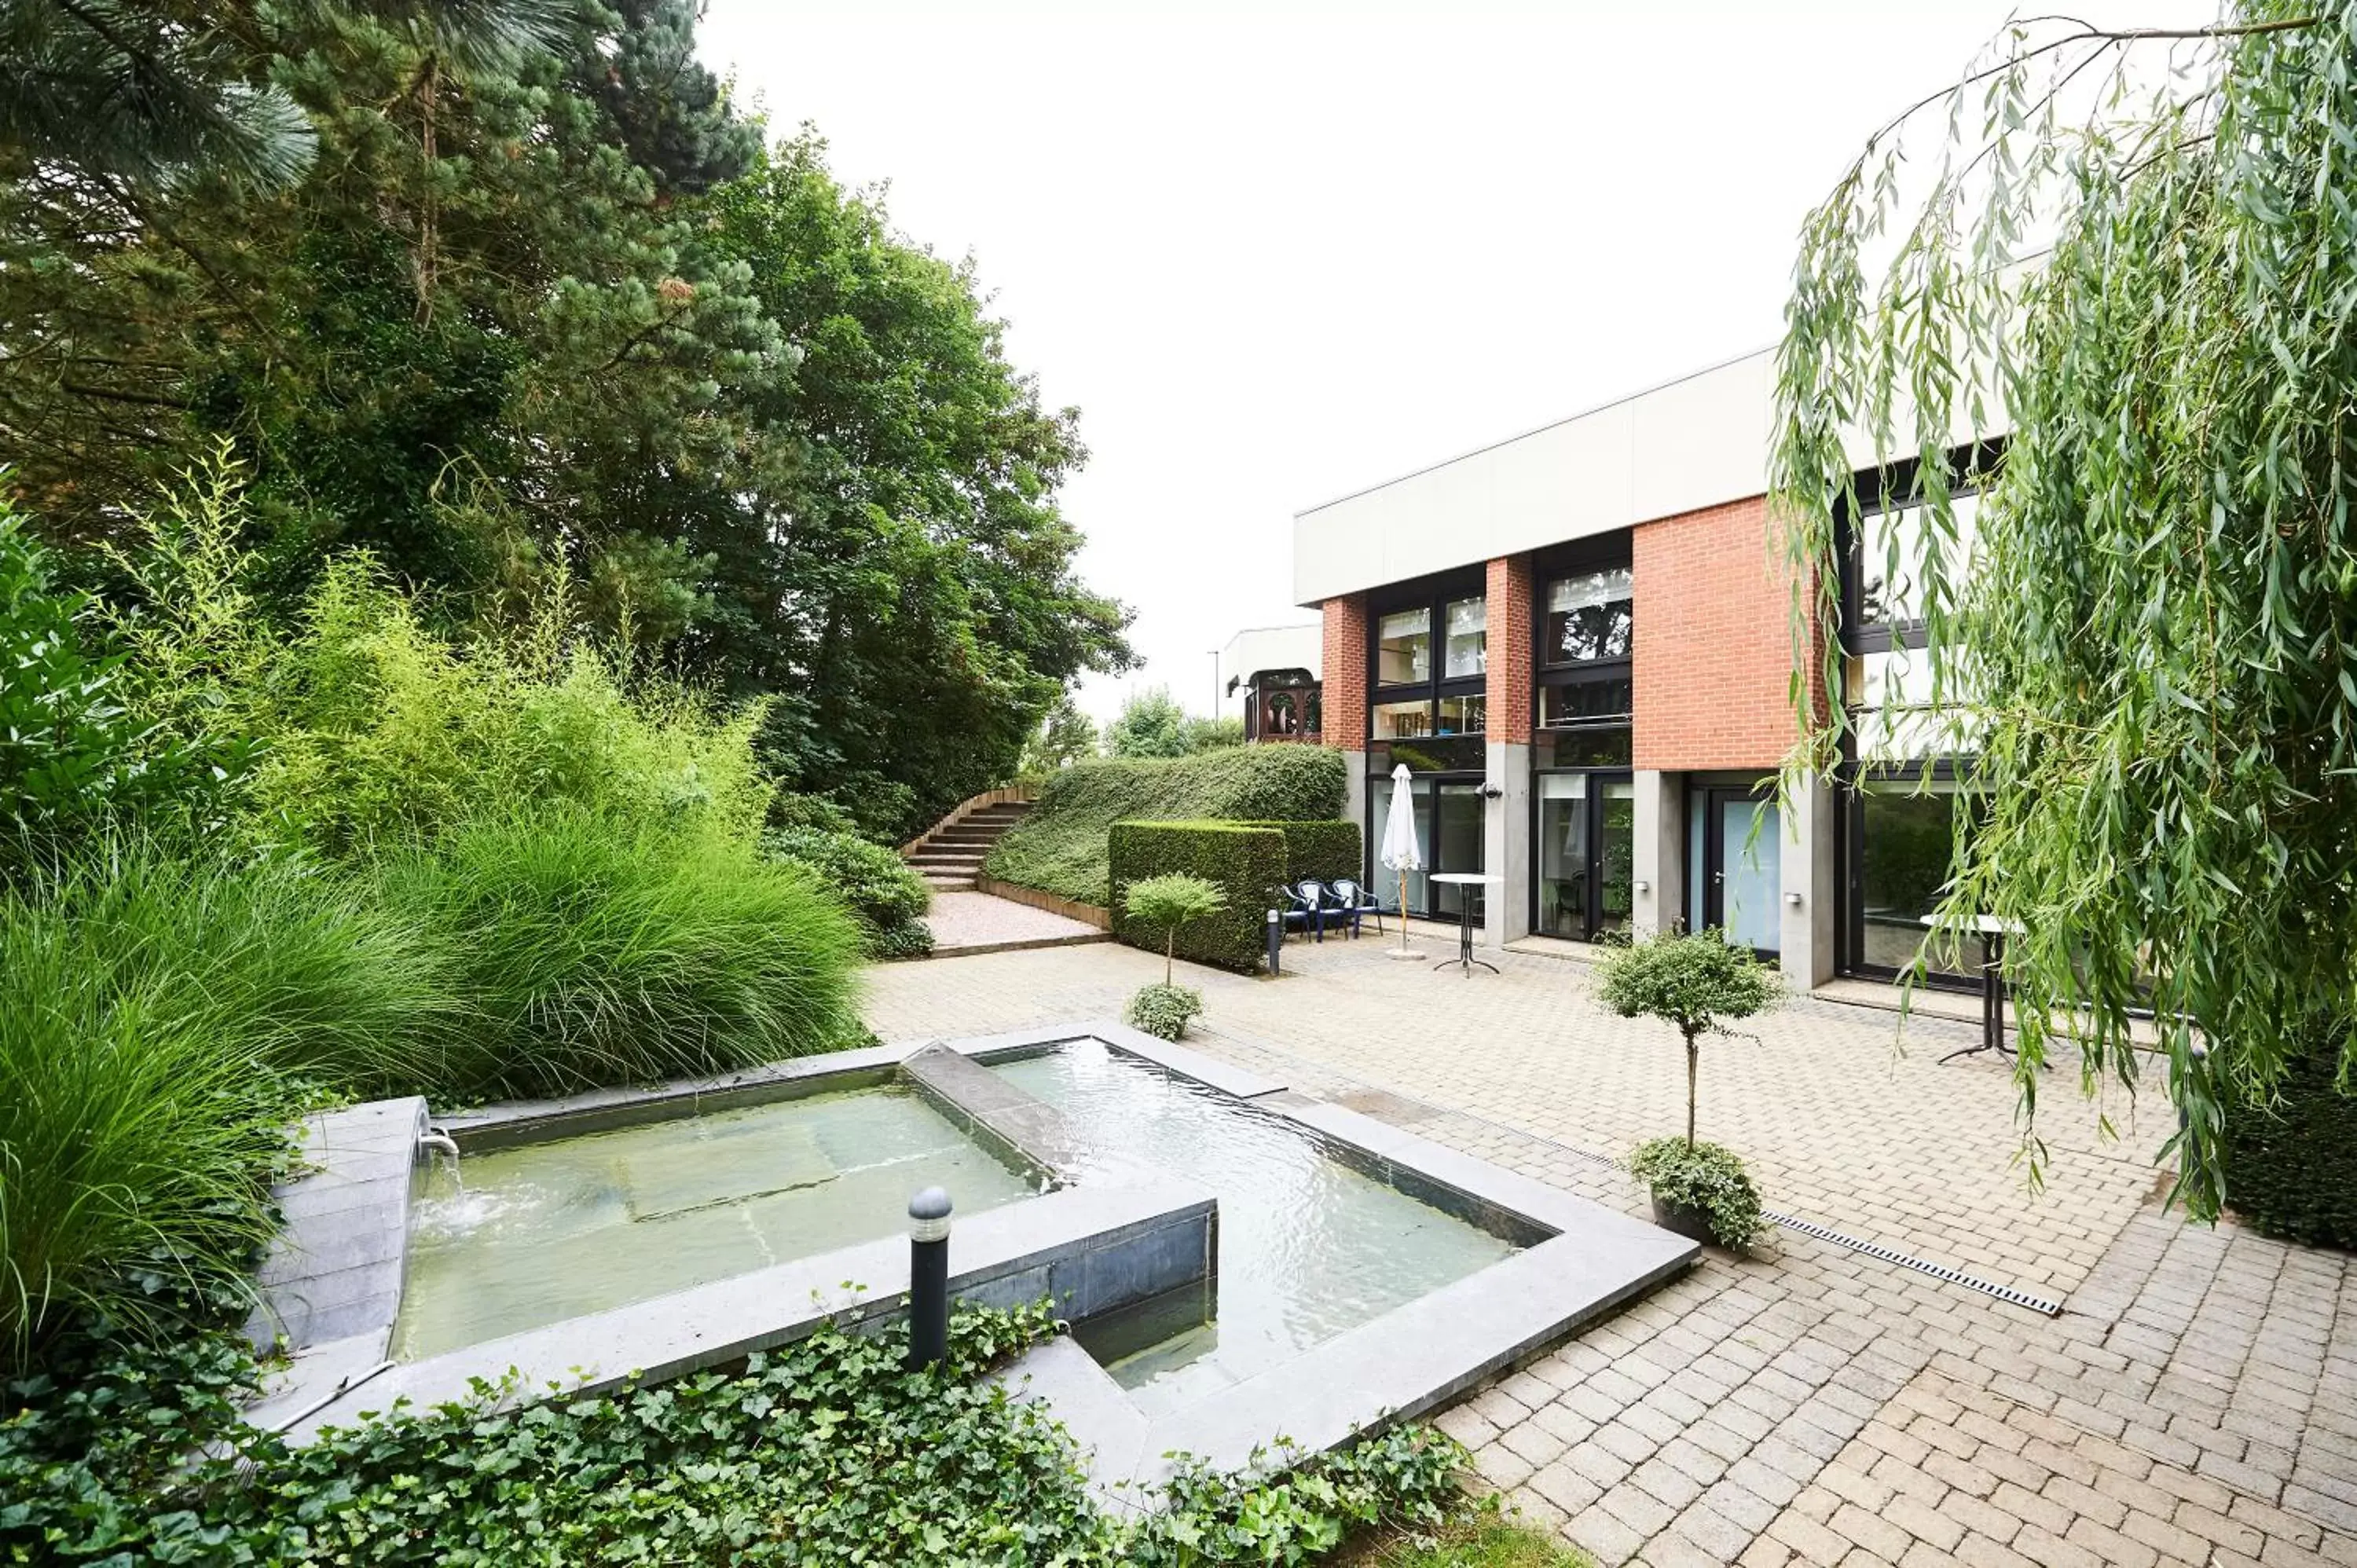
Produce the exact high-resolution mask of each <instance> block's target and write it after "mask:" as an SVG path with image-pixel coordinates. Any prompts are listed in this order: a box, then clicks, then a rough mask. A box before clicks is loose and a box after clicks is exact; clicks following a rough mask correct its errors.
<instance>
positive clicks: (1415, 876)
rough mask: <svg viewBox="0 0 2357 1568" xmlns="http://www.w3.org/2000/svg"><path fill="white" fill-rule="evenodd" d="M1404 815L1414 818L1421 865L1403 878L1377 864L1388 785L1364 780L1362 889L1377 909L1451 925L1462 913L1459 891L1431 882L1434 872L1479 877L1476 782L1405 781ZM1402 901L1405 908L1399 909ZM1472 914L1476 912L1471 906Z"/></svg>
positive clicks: (1479, 800) (1386, 812)
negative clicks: (1406, 811)
mask: <svg viewBox="0 0 2357 1568" xmlns="http://www.w3.org/2000/svg"><path fill="white" fill-rule="evenodd" d="M1407 788H1408V800H1409V802H1410V805H1409V809H1410V810H1411V811H1413V812H1414V813H1415V847H1416V853H1417V855H1418V857H1419V858H1421V859H1422V860H1423V862H1424V866H1423V868H1422V869H1421V870H1417V871H1411V872H1409V873H1408V874H1407V879H1406V880H1407V886H1406V887H1405V888H1402V887H1401V886H1400V876H1399V874H1398V873H1397V872H1395V871H1394V870H1392V868H1391V867H1389V866H1387V865H1384V864H1383V824H1384V823H1385V822H1389V821H1390V820H1391V810H1392V790H1393V789H1394V785H1393V782H1392V780H1391V779H1386V778H1381V777H1377V778H1373V779H1368V780H1367V815H1368V821H1367V830H1366V831H1367V843H1368V854H1367V861H1368V873H1367V885H1368V886H1369V888H1370V889H1371V890H1372V892H1373V894H1374V896H1375V897H1376V898H1378V899H1379V900H1381V901H1382V903H1383V908H1387V909H1389V908H1401V907H1405V908H1406V910H1407V911H1408V913H1410V914H1412V915H1415V916H1419V917H1423V918H1434V919H1450V920H1454V919H1457V918H1458V917H1459V914H1460V912H1461V911H1462V910H1463V908H1464V907H1465V905H1464V895H1465V891H1466V890H1465V888H1464V887H1463V886H1458V885H1455V884H1451V883H1445V882H1435V881H1433V880H1432V875H1431V874H1432V873H1434V872H1436V871H1480V869H1481V868H1482V865H1483V861H1484V857H1485V854H1486V846H1485V845H1484V844H1483V843H1482V832H1481V826H1482V823H1481V815H1482V810H1483V807H1484V805H1485V804H1486V802H1485V801H1484V800H1482V798H1481V780H1480V779H1431V778H1420V779H1409V780H1408V785H1407ZM1403 895H1405V902H1404V904H1403ZM1475 908H1476V909H1477V910H1478V909H1479V908H1480V906H1479V905H1478V904H1477V905H1476V906H1475Z"/></svg>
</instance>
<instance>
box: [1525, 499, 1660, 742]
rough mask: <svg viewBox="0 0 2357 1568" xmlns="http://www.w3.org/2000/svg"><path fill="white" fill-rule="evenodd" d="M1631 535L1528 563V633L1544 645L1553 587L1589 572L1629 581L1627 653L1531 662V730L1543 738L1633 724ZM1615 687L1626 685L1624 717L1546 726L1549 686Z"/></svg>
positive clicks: (1565, 548) (1580, 544)
mask: <svg viewBox="0 0 2357 1568" xmlns="http://www.w3.org/2000/svg"><path fill="white" fill-rule="evenodd" d="M1635 548H1636V541H1635V534H1634V532H1633V531H1631V530H1625V529H1624V530H1622V531H1620V532H1617V533H1613V534H1608V535H1605V536H1603V537H1600V538H1597V539H1583V540H1579V541H1577V542H1573V543H1571V544H1566V545H1559V546H1557V547H1556V548H1555V549H1553V550H1547V551H1542V552H1540V553H1538V554H1537V555H1535V556H1534V557H1533V558H1532V561H1531V628H1532V638H1533V640H1534V642H1542V643H1543V642H1544V639H1545V634H1546V623H1547V615H1548V610H1547V596H1548V593H1549V590H1551V589H1552V588H1553V587H1554V586H1555V584H1557V583H1559V582H1561V581H1563V580H1564V579H1565V578H1566V577H1577V576H1584V575H1587V574H1589V573H1592V572H1609V571H1616V570H1617V571H1626V572H1628V573H1629V574H1630V581H1629V652H1627V653H1625V654H1622V655H1620V656H1619V657H1617V658H1609V659H1577V660H1565V661H1564V662H1562V663H1559V664H1550V663H1548V662H1546V660H1544V658H1541V657H1538V656H1536V653H1535V650H1534V657H1533V658H1532V660H1531V727H1532V729H1533V730H1534V731H1535V732H1543V733H1544V734H1548V735H1571V734H1576V733H1577V732H1579V731H1581V730H1595V729H1610V728H1614V727H1622V728H1625V727H1627V726H1628V725H1631V724H1633V723H1634V722H1635V719H1636V709H1637V693H1636V680H1635V666H1636V659H1635V654H1636V643H1637V584H1636V575H1635V559H1634V557H1635ZM1615 681H1627V682H1630V691H1629V709H1628V711H1627V712H1625V713H1621V714H1603V715H1599V716H1598V717H1595V718H1592V719H1584V720H1582V721H1580V722H1579V723H1577V724H1569V725H1551V724H1548V723H1547V722H1546V705H1547V689H1548V688H1549V687H1551V686H1590V685H1604V684H1607V683H1609V682H1615Z"/></svg>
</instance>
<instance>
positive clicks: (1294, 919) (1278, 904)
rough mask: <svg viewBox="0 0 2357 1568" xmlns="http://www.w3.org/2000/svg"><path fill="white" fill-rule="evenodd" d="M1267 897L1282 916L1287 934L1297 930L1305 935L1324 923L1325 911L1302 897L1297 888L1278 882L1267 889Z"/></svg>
mask: <svg viewBox="0 0 2357 1568" xmlns="http://www.w3.org/2000/svg"><path fill="white" fill-rule="evenodd" d="M1268 897H1269V902H1270V903H1271V904H1272V905H1274V906H1275V908H1276V910H1277V913H1278V914H1279V915H1281V916H1282V917H1283V918H1284V919H1285V929H1286V933H1287V934H1290V933H1292V932H1294V931H1299V932H1300V933H1301V934H1302V935H1303V936H1305V937H1306V936H1308V935H1309V934H1310V933H1311V931H1312V930H1314V929H1318V928H1320V927H1322V926H1323V925H1324V924H1325V918H1326V916H1325V911H1324V910H1322V909H1321V908H1318V906H1317V905H1315V904H1312V903H1310V902H1308V900H1306V899H1304V898H1303V897H1301V893H1300V891H1299V889H1297V888H1294V887H1287V886H1284V885H1282V884H1279V885H1278V886H1275V887H1272V888H1270V889H1269V892H1268Z"/></svg>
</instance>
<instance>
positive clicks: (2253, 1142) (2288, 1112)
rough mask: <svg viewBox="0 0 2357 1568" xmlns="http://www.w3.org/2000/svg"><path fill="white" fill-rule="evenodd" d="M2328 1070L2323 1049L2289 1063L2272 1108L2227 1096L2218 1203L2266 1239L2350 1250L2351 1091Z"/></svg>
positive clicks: (2353, 1212) (2355, 1180)
mask: <svg viewBox="0 0 2357 1568" xmlns="http://www.w3.org/2000/svg"><path fill="white" fill-rule="evenodd" d="M2336 1066H2337V1063H2336V1060H2335V1054H2334V1053H2333V1052H2332V1051H2330V1050H2319V1051H2315V1052H2312V1053H2310V1054H2309V1056H2308V1057H2307V1058H2304V1059H2302V1060H2299V1061H2297V1062H2294V1063H2292V1064H2291V1065H2290V1066H2289V1067H2287V1069H2285V1071H2284V1076H2283V1079H2282V1081H2281V1082H2280V1083H2278V1084H2277V1085H2276V1090H2277V1093H2278V1095H2279V1097H2280V1098H2279V1099H2278V1101H2277V1102H2276V1104H2275V1105H2274V1106H2272V1107H2266V1106H2257V1105H2251V1104H2247V1103H2245V1102H2244V1101H2241V1100H2239V1099H2236V1098H2234V1097H2232V1096H2229V1097H2228V1098H2227V1102H2226V1106H2225V1123H2226V1125H2225V1150H2226V1201H2227V1204H2228V1205H2229V1207H2231V1208H2233V1210H2234V1212H2235V1213H2237V1214H2239V1215H2241V1216H2242V1217H2243V1219H2244V1220H2245V1221H2247V1222H2248V1223H2249V1225H2250V1226H2251V1228H2252V1229H2253V1230H2259V1231H2262V1232H2264V1233H2265V1234H2266V1235H2269V1236H2282V1237H2286V1238H2287V1239H2289V1240H2294V1241H2305V1242H2308V1243H2309V1244H2310V1245H2311V1246H2330V1247H2343V1248H2348V1249H2351V1250H2352V1251H2357V1094H2342V1093H2341V1092H2340V1090H2337V1089H2336V1088H2334V1087H2333V1078H2334V1074H2335V1070H2336Z"/></svg>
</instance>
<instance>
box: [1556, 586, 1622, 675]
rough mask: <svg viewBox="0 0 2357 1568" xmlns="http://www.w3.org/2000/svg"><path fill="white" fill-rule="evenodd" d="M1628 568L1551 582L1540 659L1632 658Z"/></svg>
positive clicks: (1572, 661) (1569, 661) (1568, 661)
mask: <svg viewBox="0 0 2357 1568" xmlns="http://www.w3.org/2000/svg"><path fill="white" fill-rule="evenodd" d="M1546 606H1547V608H1546V635H1545V639H1544V641H1543V642H1542V643H1541V644H1540V655H1539V657H1540V661H1541V662H1542V663H1545V664H1577V663H1582V662H1585V661H1586V660H1591V659H1626V658H1628V657H1629V631H1630V628H1631V624H1632V616H1631V607H1632V601H1631V576H1630V571H1629V568H1628V567H1626V566H1613V567H1609V568H1607V569H1606V570H1604V571H1601V572H1586V573H1582V574H1580V575H1577V576H1572V577H1558V578H1556V579H1555V581H1554V582H1552V583H1549V584H1548V585H1547V598H1546Z"/></svg>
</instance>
